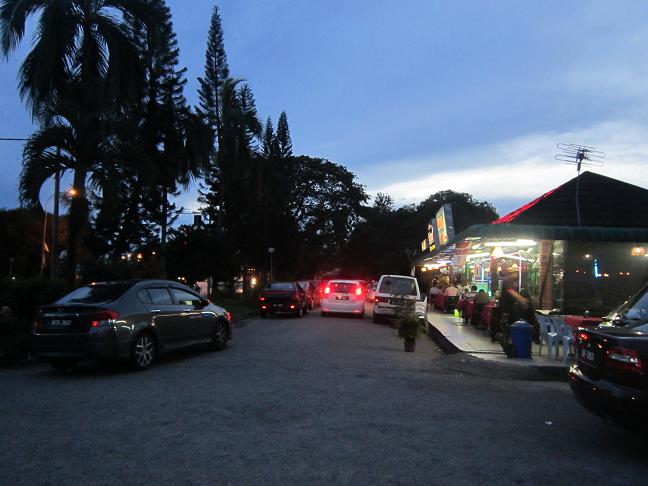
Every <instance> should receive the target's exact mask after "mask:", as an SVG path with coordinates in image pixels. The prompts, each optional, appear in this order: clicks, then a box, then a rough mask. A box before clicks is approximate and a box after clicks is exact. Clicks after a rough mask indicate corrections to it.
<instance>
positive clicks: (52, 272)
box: [40, 172, 78, 278]
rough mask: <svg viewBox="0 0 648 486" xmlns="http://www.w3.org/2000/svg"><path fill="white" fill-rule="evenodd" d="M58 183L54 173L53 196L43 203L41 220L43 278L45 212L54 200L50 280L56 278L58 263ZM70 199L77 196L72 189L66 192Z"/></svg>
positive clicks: (42, 269)
mask: <svg viewBox="0 0 648 486" xmlns="http://www.w3.org/2000/svg"><path fill="white" fill-rule="evenodd" d="M59 183H60V176H59V173H58V172H57V173H56V178H55V183H54V194H52V195H51V196H50V197H48V198H47V201H45V208H44V211H45V218H44V220H43V244H42V246H41V267H40V275H41V277H42V276H43V274H44V272H45V236H46V234H47V214H48V213H47V210H48V208H49V203H50V201H51V200H52V199H54V224H53V225H52V248H51V249H50V250H51V251H50V278H54V277H56V273H57V272H56V264H57V263H58V260H57V258H58V255H57V254H58V227H59V197H60V195H61V194H60V193H59ZM66 193H67V194H68V195H69V196H70V197H74V196H76V195H77V193H78V191H77V190H76V189H75V188H74V187H72V188H70V189H68V190H67V191H66Z"/></svg>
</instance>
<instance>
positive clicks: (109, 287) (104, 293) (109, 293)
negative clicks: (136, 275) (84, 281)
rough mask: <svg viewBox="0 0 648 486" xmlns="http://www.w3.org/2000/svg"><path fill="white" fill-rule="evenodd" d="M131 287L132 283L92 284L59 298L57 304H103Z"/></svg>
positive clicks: (115, 298) (118, 296) (117, 297)
mask: <svg viewBox="0 0 648 486" xmlns="http://www.w3.org/2000/svg"><path fill="white" fill-rule="evenodd" d="M132 286H133V284H132V283H109V284H94V285H86V286H85V287H79V288H78V289H76V290H74V291H73V292H70V293H69V294H67V295H66V296H65V297H62V298H60V299H59V300H58V301H57V303H58V304H103V303H107V302H113V301H115V300H117V299H119V298H120V297H121V296H122V295H124V294H125V293H126V291H127V290H128V289H130V288H131V287H132Z"/></svg>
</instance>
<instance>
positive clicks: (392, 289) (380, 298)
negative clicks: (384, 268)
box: [373, 275, 427, 325]
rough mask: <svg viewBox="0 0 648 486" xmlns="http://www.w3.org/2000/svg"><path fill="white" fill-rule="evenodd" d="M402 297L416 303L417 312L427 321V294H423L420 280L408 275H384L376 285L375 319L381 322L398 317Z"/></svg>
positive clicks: (422, 322) (422, 319)
mask: <svg viewBox="0 0 648 486" xmlns="http://www.w3.org/2000/svg"><path fill="white" fill-rule="evenodd" d="M402 299H406V300H410V301H413V302H414V303H415V310H416V314H417V315H418V317H419V319H421V324H422V325H423V324H424V322H425V310H426V308H427V296H426V295H424V294H423V295H422V294H421V290H420V289H419V285H418V281H417V280H416V279H415V278H414V277H410V276H407V275H383V276H381V277H380V280H378V284H377V285H376V296H375V298H374V310H373V321H374V323H376V324H377V323H379V322H382V321H385V320H388V319H395V318H396V310H397V308H398V307H399V306H400V305H402V304H403V302H402Z"/></svg>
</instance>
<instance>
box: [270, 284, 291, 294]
mask: <svg viewBox="0 0 648 486" xmlns="http://www.w3.org/2000/svg"><path fill="white" fill-rule="evenodd" d="M270 290H277V291H280V292H290V291H293V290H295V285H294V284H293V283H290V282H277V283H273V284H270Z"/></svg>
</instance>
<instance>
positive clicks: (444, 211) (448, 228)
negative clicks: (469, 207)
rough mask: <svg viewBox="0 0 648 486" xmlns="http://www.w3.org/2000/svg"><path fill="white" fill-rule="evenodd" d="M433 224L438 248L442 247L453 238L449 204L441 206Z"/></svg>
mask: <svg viewBox="0 0 648 486" xmlns="http://www.w3.org/2000/svg"><path fill="white" fill-rule="evenodd" d="M435 222H436V228H437V233H438V235H439V239H438V242H439V245H440V246H443V245H445V244H447V243H448V241H449V240H451V239H452V238H454V236H455V232H454V221H453V218H452V205H451V204H444V205H443V206H441V208H440V209H439V210H438V211H437V213H436V218H435Z"/></svg>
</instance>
